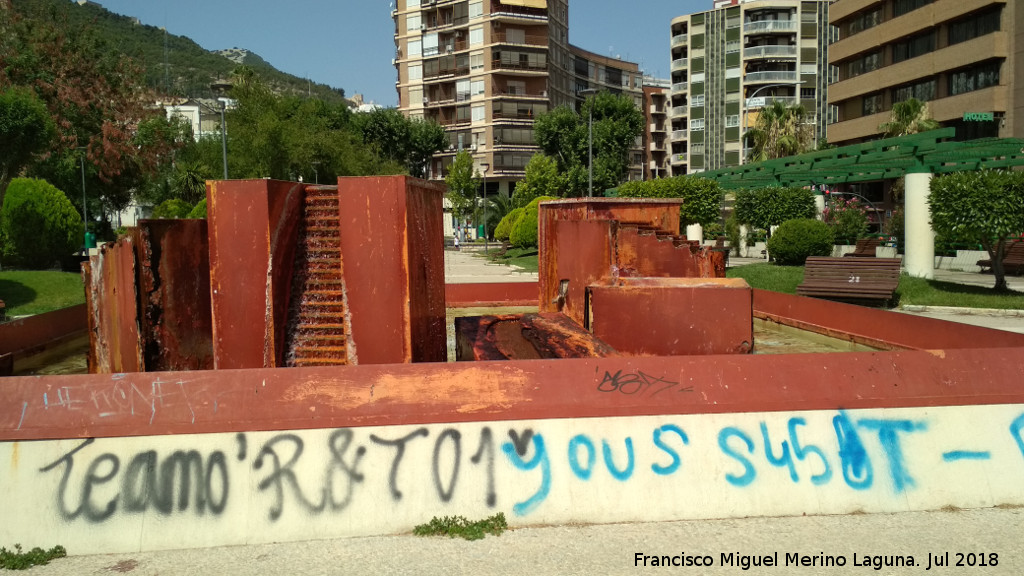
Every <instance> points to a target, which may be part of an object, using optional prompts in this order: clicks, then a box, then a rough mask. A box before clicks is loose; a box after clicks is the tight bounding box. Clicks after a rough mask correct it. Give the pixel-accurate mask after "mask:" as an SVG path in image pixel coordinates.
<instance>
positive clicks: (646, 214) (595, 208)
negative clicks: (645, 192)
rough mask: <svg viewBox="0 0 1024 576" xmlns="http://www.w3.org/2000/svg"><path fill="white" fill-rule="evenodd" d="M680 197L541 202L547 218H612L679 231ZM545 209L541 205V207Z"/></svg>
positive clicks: (676, 233) (626, 223)
mask: <svg viewBox="0 0 1024 576" xmlns="http://www.w3.org/2000/svg"><path fill="white" fill-rule="evenodd" d="M682 205H683V201H682V200H679V199H660V198H628V199H625V198H573V199H568V200H552V201H548V202H543V203H542V206H546V207H547V211H548V212H547V214H548V216H547V217H548V218H554V219H556V220H614V221H616V222H619V223H620V224H623V225H639V226H645V227H648V228H654V229H657V230H661V231H663V232H667V233H669V234H672V235H675V236H678V235H679V209H680V207H681V206H682ZM541 212H544V209H543V208H542V209H541Z"/></svg>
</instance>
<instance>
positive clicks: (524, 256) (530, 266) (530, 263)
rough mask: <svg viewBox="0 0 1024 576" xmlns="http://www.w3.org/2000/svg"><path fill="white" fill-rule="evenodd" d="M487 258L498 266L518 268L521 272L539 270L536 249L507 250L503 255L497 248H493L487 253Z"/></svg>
mask: <svg viewBox="0 0 1024 576" xmlns="http://www.w3.org/2000/svg"><path fill="white" fill-rule="evenodd" d="M487 257H488V258H490V259H491V260H492V261H494V262H497V263H499V264H506V265H509V266H518V267H519V268H522V269H523V272H536V271H537V270H538V269H539V267H538V264H537V258H538V255H537V249H536V248H509V249H508V250H506V251H505V253H504V254H501V250H500V249H499V248H495V249H494V250H491V251H490V252H488V254H487Z"/></svg>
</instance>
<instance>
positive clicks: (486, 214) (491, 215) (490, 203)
mask: <svg viewBox="0 0 1024 576" xmlns="http://www.w3.org/2000/svg"><path fill="white" fill-rule="evenodd" d="M483 204H484V205H485V206H486V207H487V210H483V211H482V214H481V218H480V219H479V220H480V222H482V223H483V224H484V226H486V229H487V237H488V238H491V237H494V236H495V234H497V228H498V225H499V224H500V223H501V221H502V219H504V218H505V215H507V214H508V213H509V212H511V211H512V199H511V198H509V197H508V196H505V195H503V194H497V195H494V196H491V197H489V198H487V199H486V200H484V202H483Z"/></svg>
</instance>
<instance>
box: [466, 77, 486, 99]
mask: <svg viewBox="0 0 1024 576" xmlns="http://www.w3.org/2000/svg"><path fill="white" fill-rule="evenodd" d="M483 95H484V81H483V80H473V81H472V82H470V83H469V96H470V98H476V97H477V96H483Z"/></svg>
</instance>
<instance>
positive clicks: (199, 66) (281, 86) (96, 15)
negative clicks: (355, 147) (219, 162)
mask: <svg viewBox="0 0 1024 576" xmlns="http://www.w3.org/2000/svg"><path fill="white" fill-rule="evenodd" d="M11 3H12V5H13V7H14V9H15V10H17V11H18V12H19V13H20V14H21V15H22V16H23V17H25V18H26V19H28V20H35V21H38V22H45V23H48V24H52V25H55V26H56V27H57V28H58V29H65V30H69V31H75V32H76V33H80V32H82V31H86V30H87V31H88V32H89V34H90V36H91V37H92V40H93V42H94V43H95V44H96V45H97V47H98V48H100V49H101V51H104V52H109V53H112V54H123V55H126V56H129V57H131V58H132V59H133V60H135V61H136V62H137V63H138V65H139V66H140V67H141V68H142V71H143V78H144V82H145V84H146V86H148V87H149V88H151V89H153V91H154V92H156V93H158V94H163V95H167V96H183V97H205V96H210V95H211V90H210V84H211V83H213V82H215V81H217V80H226V79H227V78H228V77H229V76H230V74H231V71H232V70H234V69H235V68H237V67H238V65H239V64H244V65H245V66H247V67H249V68H251V69H252V70H253V71H254V72H256V73H257V74H258V75H259V76H260V78H262V79H263V80H264V81H265V82H266V83H267V85H268V86H269V87H270V88H271V89H272V90H273V91H275V92H277V93H279V94H294V95H299V94H301V95H309V96H313V97H316V98H319V99H321V100H324V101H326V102H341V101H342V100H343V99H344V96H345V91H344V90H343V89H341V88H333V87H331V86H327V85H324V84H317V83H315V82H310V81H309V80H306V79H303V78H299V77H297V76H292V75H291V74H287V73H285V72H282V71H280V70H278V69H276V68H274V67H273V66H272V65H270V63H268V62H267V61H266V60H264V59H263V58H261V57H259V56H257V55H256V54H253V53H246V55H245V58H244V60H243V61H241V62H236V61H232V60H231V59H229V58H227V57H225V56H223V55H221V54H218V53H216V52H210V51H208V50H205V49H203V48H202V47H201V46H199V45H198V44H196V43H195V42H193V41H192V40H190V39H189V38H186V37H184V36H176V35H174V34H169V33H167V32H166V31H165V30H163V29H162V28H158V27H156V26H149V25H145V24H139V23H137V20H135V19H134V18H129V17H127V16H121V15H119V14H115V13H113V12H110V11H109V10H107V9H106V8H103V7H102V6H99V5H95V4H85V5H78V4H76V3H73V2H68V1H67V0H11ZM224 48H230V47H228V46H225V47H224Z"/></svg>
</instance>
